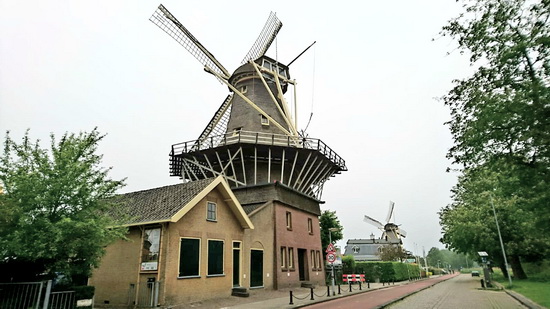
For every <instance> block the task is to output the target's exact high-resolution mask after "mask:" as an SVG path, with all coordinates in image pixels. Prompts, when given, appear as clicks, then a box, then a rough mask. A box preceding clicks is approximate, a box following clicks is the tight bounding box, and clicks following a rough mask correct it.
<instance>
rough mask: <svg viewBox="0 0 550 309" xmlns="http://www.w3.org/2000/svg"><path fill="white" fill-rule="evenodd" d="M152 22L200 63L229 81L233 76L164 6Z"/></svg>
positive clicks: (161, 6)
mask: <svg viewBox="0 0 550 309" xmlns="http://www.w3.org/2000/svg"><path fill="white" fill-rule="evenodd" d="M149 20H150V21H151V22H153V23H154V24H155V25H157V26H158V27H159V28H160V29H162V30H164V32H166V33H168V35H170V36H171V37H173V38H174V39H175V40H176V41H177V42H178V43H180V44H181V46H183V47H185V49H187V51H189V52H190V53H191V54H192V55H193V56H194V57H195V58H197V60H199V62H200V63H202V64H203V65H204V66H206V67H208V68H209V69H210V70H211V71H214V72H216V73H218V74H219V75H221V76H222V77H223V78H225V79H228V78H229V76H230V75H231V74H229V72H228V71H227V70H226V69H225V68H224V67H223V65H221V63H220V62H219V61H218V60H217V59H216V57H214V55H213V54H212V53H210V52H209V51H208V50H207V49H206V48H205V47H204V46H203V45H202V44H201V43H200V42H199V40H197V39H196V38H195V37H194V36H193V35H192V34H191V32H189V30H187V28H185V27H184V26H183V25H182V24H181V23H180V22H179V21H178V20H177V19H176V17H174V15H172V14H171V13H170V12H169V11H168V10H167V9H166V8H165V7H164V6H163V5H162V4H161V5H159V7H158V9H157V10H156V11H155V12H154V13H153V15H152V16H151V18H149Z"/></svg>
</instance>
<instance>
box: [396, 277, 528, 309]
mask: <svg viewBox="0 0 550 309" xmlns="http://www.w3.org/2000/svg"><path fill="white" fill-rule="evenodd" d="M479 280H480V279H479V278H478V277H474V278H472V277H471V276H470V275H464V274H463V275H459V276H457V277H455V278H452V279H450V280H447V281H445V282H441V283H439V284H436V285H434V286H432V287H431V288H428V289H425V290H423V291H420V292H418V293H416V294H413V295H411V296H409V297H406V298H405V299H403V300H401V301H399V302H397V303H394V304H393V305H391V306H389V307H386V308H391V309H411V308H469V309H474V308H525V307H524V306H523V305H522V304H520V303H519V302H518V301H517V300H515V299H513V298H512V297H510V296H509V295H508V294H506V293H505V292H503V291H492V290H480V289H479V287H481V284H480V282H479Z"/></svg>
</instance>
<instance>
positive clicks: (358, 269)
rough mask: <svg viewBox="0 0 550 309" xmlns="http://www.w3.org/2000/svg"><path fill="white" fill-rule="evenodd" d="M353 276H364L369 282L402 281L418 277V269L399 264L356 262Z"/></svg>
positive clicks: (416, 266) (413, 266) (410, 265)
mask: <svg viewBox="0 0 550 309" xmlns="http://www.w3.org/2000/svg"><path fill="white" fill-rule="evenodd" d="M353 273H354V274H365V279H366V280H368V281H370V282H376V281H380V282H391V281H404V280H409V279H411V278H418V277H420V268H419V267H418V265H416V264H406V263H400V262H356V263H355V269H354V271H353Z"/></svg>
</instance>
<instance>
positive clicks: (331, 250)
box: [325, 244, 336, 253]
mask: <svg viewBox="0 0 550 309" xmlns="http://www.w3.org/2000/svg"><path fill="white" fill-rule="evenodd" d="M325 252H326V253H331V252H332V253H334V252H336V249H335V248H334V245H333V244H329V245H328V247H327V250H325Z"/></svg>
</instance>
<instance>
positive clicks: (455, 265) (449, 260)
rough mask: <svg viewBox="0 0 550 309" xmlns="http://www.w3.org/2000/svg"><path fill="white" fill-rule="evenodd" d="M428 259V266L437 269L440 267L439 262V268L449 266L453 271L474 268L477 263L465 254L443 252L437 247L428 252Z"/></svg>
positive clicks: (443, 250) (444, 250)
mask: <svg viewBox="0 0 550 309" xmlns="http://www.w3.org/2000/svg"><path fill="white" fill-rule="evenodd" d="M426 259H427V260H428V264H429V265H430V266H434V267H435V266H437V265H438V262H439V266H440V267H441V268H448V265H451V268H452V269H461V268H464V267H472V266H473V265H474V263H475V262H474V261H473V260H472V259H470V258H468V257H467V256H466V255H464V254H460V253H456V252H453V251H450V250H446V249H442V250H441V249H438V248H436V247H432V248H431V249H430V251H428V255H427V256H426ZM422 265H424V264H422Z"/></svg>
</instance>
